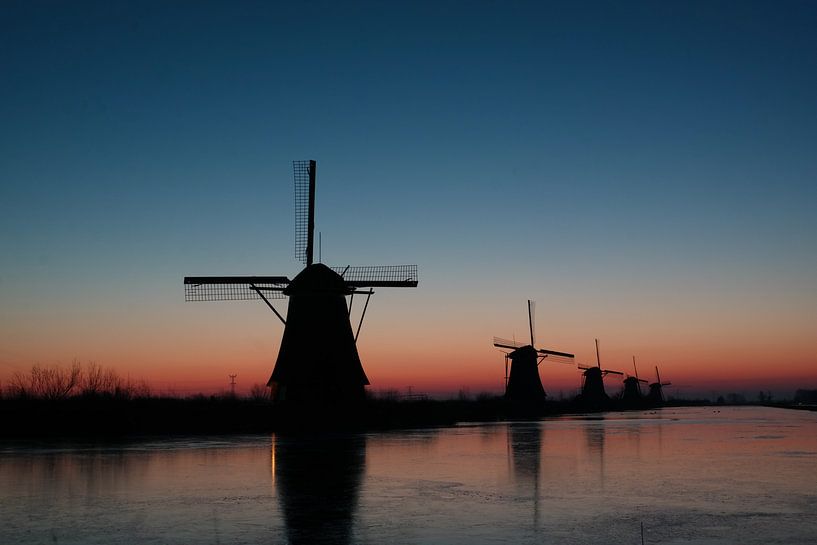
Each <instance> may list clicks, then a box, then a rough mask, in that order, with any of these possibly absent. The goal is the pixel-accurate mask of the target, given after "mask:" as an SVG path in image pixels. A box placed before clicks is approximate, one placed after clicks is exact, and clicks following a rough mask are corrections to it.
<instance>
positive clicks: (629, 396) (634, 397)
mask: <svg viewBox="0 0 817 545" xmlns="http://www.w3.org/2000/svg"><path fill="white" fill-rule="evenodd" d="M633 371H634V372H635V375H627V376H626V378H625V379H624V390H623V391H622V392H621V402H622V403H623V404H624V405H628V406H631V407H632V406H638V405H640V404H641V402H642V401H644V395H643V394H642V393H641V383H642V382H643V383H646V382H647V381H646V380H644V379H643V378H638V367H636V365H635V356H633Z"/></svg>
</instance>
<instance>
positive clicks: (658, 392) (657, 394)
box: [647, 365, 672, 405]
mask: <svg viewBox="0 0 817 545" xmlns="http://www.w3.org/2000/svg"><path fill="white" fill-rule="evenodd" d="M655 378H656V381H655V382H653V383H651V384H650V391H649V393H648V394H647V400H648V401H649V402H650V403H653V404H655V405H661V404H662V403H664V390H663V388H664V386H670V385H672V383H671V382H661V375H660V374H659V373H658V366H657V365H656V366H655Z"/></svg>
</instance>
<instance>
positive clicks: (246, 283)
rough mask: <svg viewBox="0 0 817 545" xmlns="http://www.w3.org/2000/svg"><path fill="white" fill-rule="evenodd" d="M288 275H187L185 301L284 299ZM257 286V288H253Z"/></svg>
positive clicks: (185, 278) (185, 279)
mask: <svg viewBox="0 0 817 545" xmlns="http://www.w3.org/2000/svg"><path fill="white" fill-rule="evenodd" d="M287 285H289V279H288V278H287V277H286V276H185V277H184V300H185V301H251V300H255V299H261V298H262V297H261V295H259V291H260V292H261V293H262V294H263V295H264V297H266V298H267V299H283V298H284V297H285V296H284V294H283V290H284V288H286V287H287ZM254 287H255V288H257V290H258V291H256V289H253V288H254Z"/></svg>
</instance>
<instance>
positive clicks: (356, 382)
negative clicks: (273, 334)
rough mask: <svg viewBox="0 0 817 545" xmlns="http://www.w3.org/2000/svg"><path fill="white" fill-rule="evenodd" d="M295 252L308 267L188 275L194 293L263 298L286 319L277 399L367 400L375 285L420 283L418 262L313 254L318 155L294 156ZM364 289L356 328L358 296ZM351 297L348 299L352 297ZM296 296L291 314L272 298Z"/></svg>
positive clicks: (275, 375) (201, 297)
mask: <svg viewBox="0 0 817 545" xmlns="http://www.w3.org/2000/svg"><path fill="white" fill-rule="evenodd" d="M293 167H294V171H295V216H296V225H295V253H296V256H297V257H298V258H299V259H300V260H301V261H302V262H303V263H304V264H305V265H306V267H305V268H304V269H303V270H302V271H301V272H300V273H299V274H298V275H297V276H295V278H293V279H292V280H291V281H290V280H289V278H287V277H285V276H227V277H225V276H204V277H202V276H197V277H185V279H184V284H185V299H186V300H187V301H224V300H249V299H256V300H262V301H263V302H264V303H266V305H267V306H268V307H269V308H270V310H272V311H273V312H274V313H275V315H276V316H277V317H278V318H279V319H280V320H281V321H282V322H283V323H284V333H283V337H282V339H281V346H280V349H279V352H278V358H277V360H276V363H275V367H274V369H273V371H272V375H271V376H270V379H269V381H268V382H267V385H268V386H269V387H270V388H271V390H272V392H273V397H274V399H275V400H276V401H287V402H292V403H296V402H297V403H300V402H306V403H311V404H317V405H326V404H329V405H337V404H344V403H349V402H356V401H361V400H362V399H363V398H364V395H365V386H366V385H368V384H369V380H368V378H367V377H366V373H365V372H364V371H363V366H362V364H361V362H360V356H359V354H358V350H357V338H358V335H359V333H360V328H361V326H362V324H363V318H364V317H365V314H366V309H367V308H368V304H369V299H370V298H371V296H372V295H373V294H374V290H373V288H375V287H378V288H379V287H416V286H417V266H416V265H393V266H366V267H349V266H347V267H334V268H332V267H327V266H326V265H324V264H322V263H314V262H313V253H314V252H313V247H314V229H315V172H316V163H315V161H294V162H293ZM356 294H360V295H362V296H365V304H364V307H363V312H362V314H361V316H360V322H359V323H358V324H357V328H356V330H353V327H352V323H351V320H350V317H351V307H352V303H353V300H354V296H355V295H356ZM347 297H348V298H349V300H348V301H349V302H348V305H347V299H346V298H347ZM284 298H289V302H288V306H287V313H286V318H284V316H283V315H282V314H281V313H280V312H279V311H278V309H276V307H275V305H274V304H273V301H275V300H279V299H284Z"/></svg>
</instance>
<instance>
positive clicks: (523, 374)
mask: <svg viewBox="0 0 817 545" xmlns="http://www.w3.org/2000/svg"><path fill="white" fill-rule="evenodd" d="M533 308H534V307H533V303H532V301H531V300H528V326H529V327H530V344H526V343H521V342H516V341H511V340H508V339H500V338H499V337H494V346H496V347H497V348H504V349H508V350H511V352H508V353H506V354H505V398H506V399H509V400H512V401H544V400H545V389H544V388H543V387H542V380H541V379H540V378H539V364H540V363H542V361H543V360H544V359H545V358H547V359H548V360H554V361H560V362H566V363H573V354H568V353H567V352H557V351H555V350H549V349H547V348H536V339H535V338H534V330H535V328H534V325H533ZM509 364H510V373H508V367H509Z"/></svg>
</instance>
